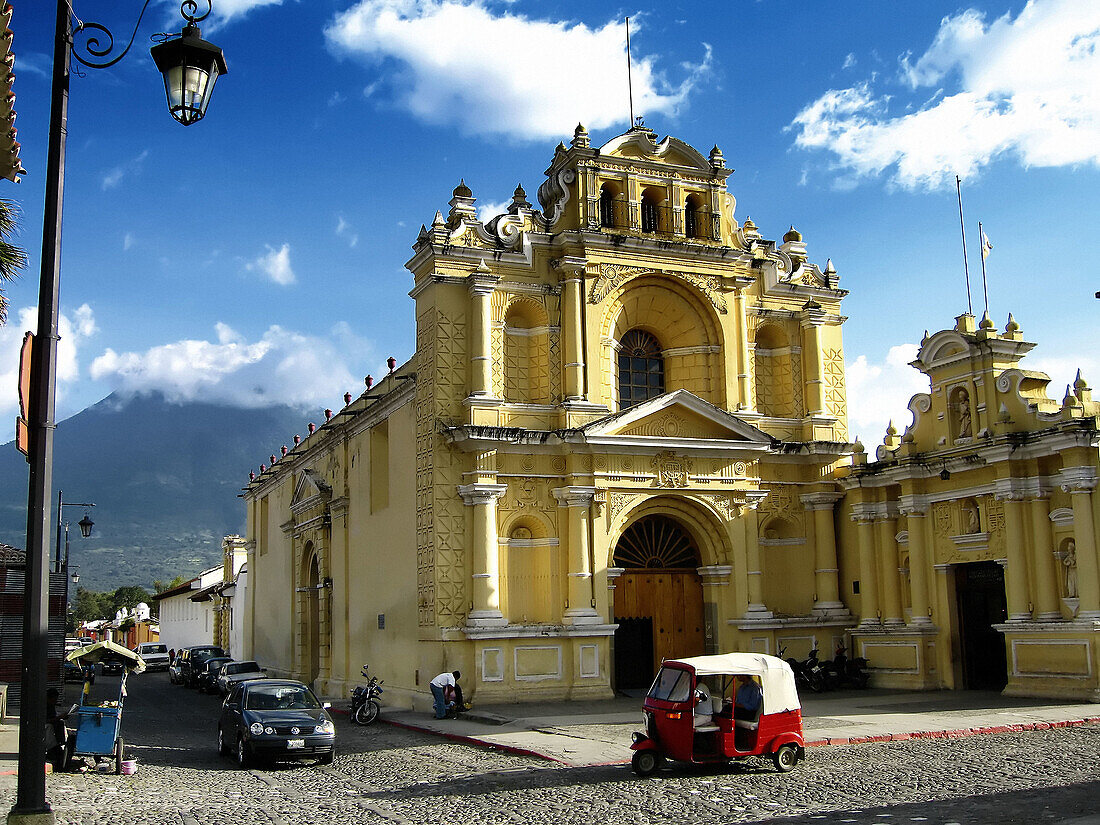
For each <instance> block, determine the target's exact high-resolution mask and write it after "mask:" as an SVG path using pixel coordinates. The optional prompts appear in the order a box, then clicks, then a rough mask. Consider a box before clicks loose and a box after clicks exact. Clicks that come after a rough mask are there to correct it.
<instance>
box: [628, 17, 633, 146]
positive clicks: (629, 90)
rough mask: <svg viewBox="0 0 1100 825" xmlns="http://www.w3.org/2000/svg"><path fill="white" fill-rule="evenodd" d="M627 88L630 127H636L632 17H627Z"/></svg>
mask: <svg viewBox="0 0 1100 825" xmlns="http://www.w3.org/2000/svg"><path fill="white" fill-rule="evenodd" d="M626 88H627V93H628V94H629V95H630V128H631V129H633V128H634V80H633V78H632V76H631V73H630V18H629V17H628V18H626Z"/></svg>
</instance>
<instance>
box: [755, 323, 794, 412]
mask: <svg viewBox="0 0 1100 825" xmlns="http://www.w3.org/2000/svg"><path fill="white" fill-rule="evenodd" d="M753 362H754V363H753V366H754V370H753V374H754V377H755V388H756V409H757V410H759V411H760V412H761V413H763V414H764V415H768V416H774V417H776V418H797V417H798V416H800V415H801V411H800V410H799V409H798V404H797V401H796V398H797V397H800V396H801V393H797V394H796V392H795V391H796V382H801V380H802V376H801V374H800V373H801V369H796V366H800V365H799V362H798V360H797V359H796V358H795V357H794V353H793V352H792V348H791V343H790V338H789V337H788V335H787V332H786V330H784V329H783V327H781V326H780V325H778V324H770V323H769V324H763V325H762V326H760V327H759V328H758V329H757V330H756V348H755V350H754V355H753Z"/></svg>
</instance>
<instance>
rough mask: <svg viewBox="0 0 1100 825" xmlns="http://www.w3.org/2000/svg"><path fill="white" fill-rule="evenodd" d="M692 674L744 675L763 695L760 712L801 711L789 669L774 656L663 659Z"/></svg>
mask: <svg viewBox="0 0 1100 825" xmlns="http://www.w3.org/2000/svg"><path fill="white" fill-rule="evenodd" d="M674 662H675V663H679V664H682V665H686V666H687V667H689V668H691V669H692V670H693V671H695V676H696V678H705V677H707V676H735V675H738V674H742V673H744V674H747V675H749V676H755V677H756V678H757V679H759V680H760V687H761V689H762V690H763V693H764V711H763V712H764V713H780V712H782V711H784V710H794V709H795V708H801V707H802V703H801V702H799V700H798V690H797V689H796V688H795V685H794V671H792V670H791V666H790V665H789V664H787V663H786V662H784V661H783V660H782V659H779V658H777V657H775V656H768V655H766V654H764V653H720V654H718V655H717V656H693V657H691V658H690V659H673V660H666V661H665V662H664V664H666V665H667V664H672V663H674Z"/></svg>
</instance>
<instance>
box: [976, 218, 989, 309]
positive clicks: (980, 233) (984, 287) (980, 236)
mask: <svg viewBox="0 0 1100 825" xmlns="http://www.w3.org/2000/svg"><path fill="white" fill-rule="evenodd" d="M978 240H979V241H980V242H981V245H982V293H983V294H984V295H985V314H986V315H988V314H989V286H988V284H987V283H986V280H985V256H986V248H985V232H983V231H982V222H981V221H978Z"/></svg>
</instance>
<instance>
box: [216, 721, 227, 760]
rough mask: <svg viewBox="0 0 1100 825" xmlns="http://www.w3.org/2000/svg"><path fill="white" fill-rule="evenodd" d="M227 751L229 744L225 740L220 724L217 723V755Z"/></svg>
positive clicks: (222, 754)
mask: <svg viewBox="0 0 1100 825" xmlns="http://www.w3.org/2000/svg"><path fill="white" fill-rule="evenodd" d="M227 753H229V745H227V744H226V742H225V731H224V730H222V726H221V725H218V755H219V756H225V755H226V754H227Z"/></svg>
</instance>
